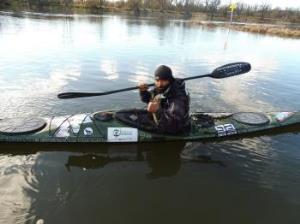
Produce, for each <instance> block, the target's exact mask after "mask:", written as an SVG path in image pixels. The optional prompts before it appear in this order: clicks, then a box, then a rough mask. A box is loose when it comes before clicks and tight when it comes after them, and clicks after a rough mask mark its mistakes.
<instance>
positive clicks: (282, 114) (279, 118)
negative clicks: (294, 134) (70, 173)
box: [275, 112, 295, 122]
mask: <svg viewBox="0 0 300 224" xmlns="http://www.w3.org/2000/svg"><path fill="white" fill-rule="evenodd" d="M294 114H295V113H294V112H280V113H278V114H276V116H275V118H276V120H277V121H278V122H284V121H285V120H287V119H288V118H290V117H291V116H293V115H294Z"/></svg>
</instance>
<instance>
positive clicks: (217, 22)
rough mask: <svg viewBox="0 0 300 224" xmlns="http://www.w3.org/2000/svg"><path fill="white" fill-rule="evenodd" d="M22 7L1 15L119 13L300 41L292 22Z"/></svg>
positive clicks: (297, 27)
mask: <svg viewBox="0 0 300 224" xmlns="http://www.w3.org/2000/svg"><path fill="white" fill-rule="evenodd" d="M22 9H23V8H18V9H15V10H13V11H11V10H10V11H2V13H8V14H13V15H14V16H24V15H30V14H31V15H33V16H34V15H41V14H43V13H46V14H47V15H53V16H57V15H64V16H66V15H67V16H72V15H74V14H84V15H85V14H92V15H101V14H103V13H116V14H126V15H132V16H137V17H143V18H145V17H149V18H156V19H157V18H160V19H179V20H182V21H185V22H187V23H190V24H193V25H199V26H207V27H210V28H214V27H225V28H230V29H232V30H237V31H243V32H251V33H257V34H261V35H272V36H280V37H287V38H300V25H299V24H293V23H282V22H281V21H275V20H273V21H272V22H273V23H274V24H269V23H259V22H258V20H257V19H256V18H252V19H250V20H247V22H244V21H243V19H241V18H238V17H237V18H235V19H236V21H238V22H233V23H232V24H230V23H229V22H228V21H227V19H226V18H223V17H215V18H214V20H213V21H212V20H210V17H209V15H207V14H206V13H194V14H193V15H192V16H190V17H187V15H186V14H184V13H182V12H176V11H171V10H165V11H159V10H148V9H144V10H140V11H139V13H138V14H137V13H136V12H134V11H132V10H130V9H128V8H120V7H105V8H84V7H80V6H77V7H72V8H61V7H54V6H53V7H51V8H49V7H48V8H43V9H42V10H40V12H37V11H36V10H37V9H36V8H35V9H34V10H33V11H28V10H26V11H22Z"/></svg>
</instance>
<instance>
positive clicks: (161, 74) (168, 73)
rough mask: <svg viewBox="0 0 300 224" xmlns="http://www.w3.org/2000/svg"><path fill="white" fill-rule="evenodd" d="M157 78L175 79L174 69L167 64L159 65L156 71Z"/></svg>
mask: <svg viewBox="0 0 300 224" xmlns="http://www.w3.org/2000/svg"><path fill="white" fill-rule="evenodd" d="M154 76H155V79H156V80H158V79H162V80H169V81H173V80H174V77H173V74H172V70H171V69H170V68H169V67H168V66H165V65H161V66H159V67H158V68H157V69H156V70H155V73H154Z"/></svg>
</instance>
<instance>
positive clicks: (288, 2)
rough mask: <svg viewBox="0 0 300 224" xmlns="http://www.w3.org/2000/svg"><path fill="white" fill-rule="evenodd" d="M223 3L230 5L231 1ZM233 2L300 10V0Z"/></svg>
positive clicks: (232, 0) (234, 0)
mask: <svg viewBox="0 0 300 224" xmlns="http://www.w3.org/2000/svg"><path fill="white" fill-rule="evenodd" d="M221 2H222V4H229V3H230V0H221ZM231 2H243V3H246V4H249V5H250V4H251V5H255V4H258V5H261V4H262V3H264V2H266V3H269V4H270V5H271V6H272V7H281V8H286V7H293V8H299V9H300V0H231Z"/></svg>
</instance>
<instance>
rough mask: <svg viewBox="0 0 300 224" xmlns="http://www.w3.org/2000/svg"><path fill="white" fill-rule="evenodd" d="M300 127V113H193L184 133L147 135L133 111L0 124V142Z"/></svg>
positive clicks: (195, 135)
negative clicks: (298, 125) (186, 131)
mask: <svg viewBox="0 0 300 224" xmlns="http://www.w3.org/2000/svg"><path fill="white" fill-rule="evenodd" d="M293 124H300V112H270V113H235V114H228V113H194V114H192V115H191V129H190V131H189V132H188V133H181V134H178V135H166V134H158V133H153V132H150V131H149V130H148V129H147V127H143V125H142V124H141V123H139V118H138V114H136V111H135V110H127V111H123V112H122V111H121V112H98V113H95V114H79V115H72V116H65V117H53V118H47V119H37V118H34V119H21V118H19V119H3V120H0V141H1V142H154V141H176V140H184V141H187V140H201V139H212V138H226V137H228V136H238V135H242V134H247V133H255V132H259V131H264V130H271V129H275V128H280V127H285V126H290V125H293Z"/></svg>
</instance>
